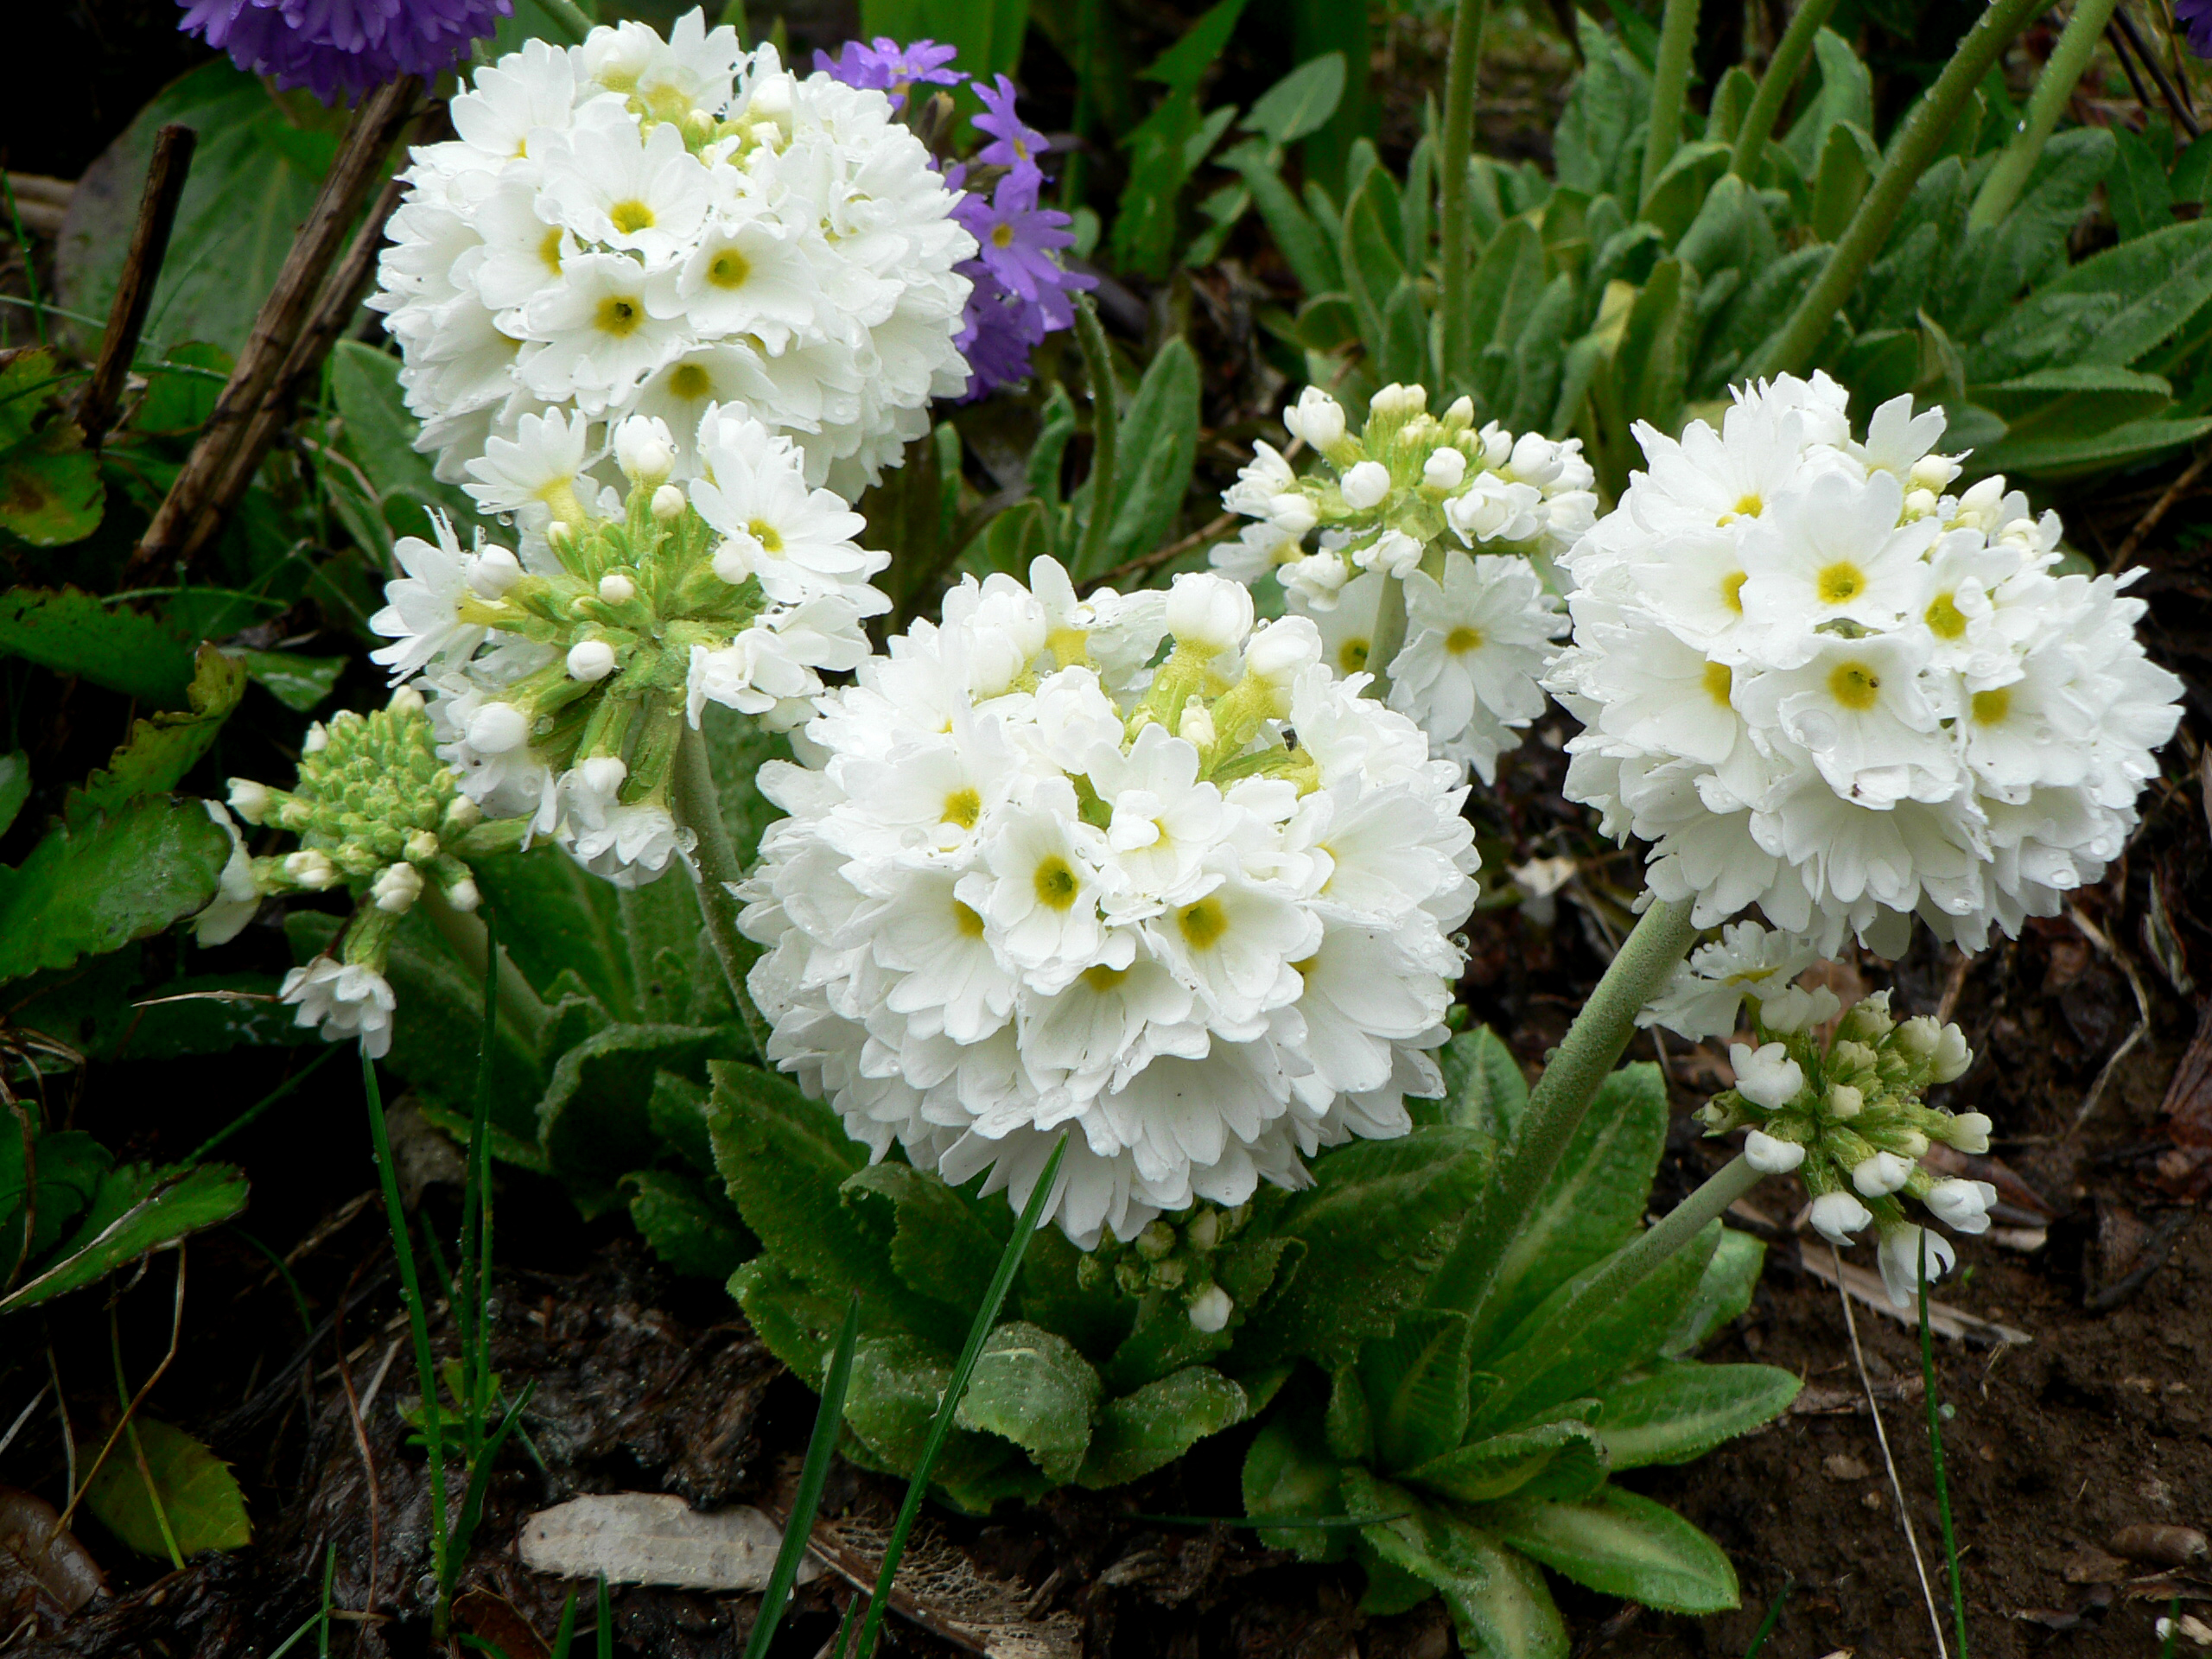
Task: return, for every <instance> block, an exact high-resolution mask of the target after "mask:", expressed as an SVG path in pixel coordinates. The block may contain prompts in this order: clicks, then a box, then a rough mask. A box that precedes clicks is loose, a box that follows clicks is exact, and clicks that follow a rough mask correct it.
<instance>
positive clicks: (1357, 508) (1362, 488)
mask: <svg viewBox="0 0 2212 1659" xmlns="http://www.w3.org/2000/svg"><path fill="white" fill-rule="evenodd" d="M1343 487H1344V505H1346V506H1348V507H1350V508H1351V510H1352V511H1353V512H1366V511H1367V510H1368V509H1369V508H1370V507H1374V506H1380V505H1382V503H1383V497H1384V496H1386V495H1388V494H1389V493H1390V469H1389V467H1385V466H1384V465H1383V463H1382V462H1381V461H1361V462H1360V463H1359V465H1358V466H1357V467H1353V468H1352V469H1351V471H1350V472H1348V473H1346V474H1344V486H1343Z"/></svg>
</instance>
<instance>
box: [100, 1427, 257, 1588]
mask: <svg viewBox="0 0 2212 1659" xmlns="http://www.w3.org/2000/svg"><path fill="white" fill-rule="evenodd" d="M130 1421H131V1429H132V1433H133V1435H134V1437H135V1439H136V1440H137V1450H138V1451H139V1452H143V1453H144V1454H145V1459H146V1461H145V1465H144V1467H143V1468H141V1467H140V1465H139V1462H138V1459H137V1456H135V1455H133V1449H132V1446H131V1445H130V1441H129V1440H126V1441H125V1442H124V1444H123V1445H121V1446H118V1447H116V1449H115V1450H114V1451H113V1452H110V1453H109V1454H108V1459H107V1461H106V1462H105V1463H104V1464H102V1465H100V1469H99V1473H98V1474H96V1475H94V1476H93V1477H92V1480H91V1482H90V1483H89V1484H87V1486H86V1489H85V1506H86V1508H87V1509H89V1510H92V1513H93V1515H94V1516H98V1517H99V1522H100V1524H101V1525H102V1526H104V1527H105V1528H106V1529H108V1530H109V1531H110V1532H111V1533H113V1534H114V1535H116V1536H117V1537H118V1539H120V1540H121V1541H123V1542H124V1544H126V1545H128V1546H129V1547H130V1548H132V1549H134V1550H136V1551H137V1552H138V1554H141V1555H149V1556H152V1557H154V1558H155V1559H156V1560H168V1554H169V1547H168V1541H167V1540H168V1538H174V1539H175V1541H176V1549H177V1554H180V1555H181V1556H183V1557H185V1558H186V1559H187V1560H189V1559H190V1558H191V1557H193V1556H194V1555H197V1554H200V1552H201V1551H202V1550H207V1549H244V1548H245V1547H246V1545H248V1544H249V1543H251V1542H252V1541H253V1529H252V1528H251V1526H250V1525H249V1524H248V1523H247V1521H246V1515H245V1493H243V1492H241V1491H239V1490H238V1478H237V1477H236V1476H234V1475H233V1474H232V1473H231V1466H230V1465H228V1464H227V1463H225V1462H224V1461H223V1460H222V1459H220V1458H219V1457H217V1456H216V1455H215V1454H214V1453H213V1452H211V1451H209V1450H208V1449H207V1447H206V1446H203V1445H201V1444H200V1442H199V1441H198V1440H194V1439H193V1438H192V1436H191V1435H189V1434H188V1433H185V1432H184V1431H183V1430H182V1429H181V1428H172V1427H170V1426H169V1425H168V1424H167V1423H164V1422H159V1421H156V1420H155V1419H153V1418H151V1417H147V1416H143V1415H142V1416H137V1417H133V1418H132V1419H131V1420H130ZM149 1477H150V1478H151V1482H152V1484H151V1487H150V1489H149V1485H148V1480H149ZM156 1503H159V1505H160V1509H161V1513H160V1515H159V1516H158V1517H157V1516H156V1514H155V1505H156ZM164 1521H166V1522H168V1534H167V1537H166V1538H165V1537H164V1535H163V1532H162V1522H164Z"/></svg>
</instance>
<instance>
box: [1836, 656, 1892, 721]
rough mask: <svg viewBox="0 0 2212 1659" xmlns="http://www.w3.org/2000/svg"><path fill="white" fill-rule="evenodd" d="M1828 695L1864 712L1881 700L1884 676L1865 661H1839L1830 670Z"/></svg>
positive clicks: (1857, 710) (1849, 707) (1850, 707)
mask: <svg viewBox="0 0 2212 1659" xmlns="http://www.w3.org/2000/svg"><path fill="white" fill-rule="evenodd" d="M1828 695H1829V696H1832V697H1834V699H1835V700H1836V701H1837V702H1840V703H1841V704H1842V705H1843V706H1844V707H1845V708H1847V709H1852V710H1853V711H1854V712H1857V713H1859V714H1864V713H1865V712H1866V710H1867V709H1872V707H1873V706H1874V705H1875V704H1876V703H1877V702H1879V701H1880V700H1881V696H1882V677H1881V676H1880V675H1879V674H1878V673H1876V672H1875V671H1874V670H1873V669H1872V668H1871V667H1870V666H1868V665H1867V664H1865V663H1838V664H1836V665H1835V666H1834V668H1833V669H1831V670H1830V671H1828Z"/></svg>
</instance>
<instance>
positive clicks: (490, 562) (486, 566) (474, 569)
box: [467, 547, 523, 599]
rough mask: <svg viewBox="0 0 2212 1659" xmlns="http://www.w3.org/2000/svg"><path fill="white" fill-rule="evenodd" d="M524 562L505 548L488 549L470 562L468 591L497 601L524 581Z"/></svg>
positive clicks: (478, 596) (481, 597)
mask: <svg viewBox="0 0 2212 1659" xmlns="http://www.w3.org/2000/svg"><path fill="white" fill-rule="evenodd" d="M522 575H523V572H522V561H521V560H520V559H518V558H517V557H515V556H514V555H513V554H512V553H510V552H508V551H507V550H506V549H505V548H504V547H486V548H485V549H484V550H482V551H481V552H480V553H478V554H476V555H475V556H474V557H473V558H471V559H470V560H469V561H468V578H467V579H468V591H469V592H471V593H472V594H475V595H476V596H477V598H479V599H497V598H499V595H500V594H504V593H505V592H506V591H507V589H508V588H512V587H513V586H514V585H515V583H517V582H520V581H521V580H522Z"/></svg>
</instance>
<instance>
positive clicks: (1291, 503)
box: [1268, 490, 1321, 536]
mask: <svg viewBox="0 0 2212 1659" xmlns="http://www.w3.org/2000/svg"><path fill="white" fill-rule="evenodd" d="M1320 522H1321V517H1320V515H1319V513H1317V512H1314V511H1313V503H1312V502H1311V501H1309V500H1307V499H1306V496H1305V493H1304V492H1303V491H1300V490H1285V491H1284V492H1283V493H1281V495H1277V496H1274V497H1271V498H1270V499H1268V523H1269V524H1273V525H1274V527H1275V528H1276V529H1277V530H1279V531H1282V533H1283V534H1284V535H1286V536H1303V535H1304V534H1305V533H1306V531H1309V530H1311V529H1313V526H1314V525H1316V524H1319V523H1320Z"/></svg>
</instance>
